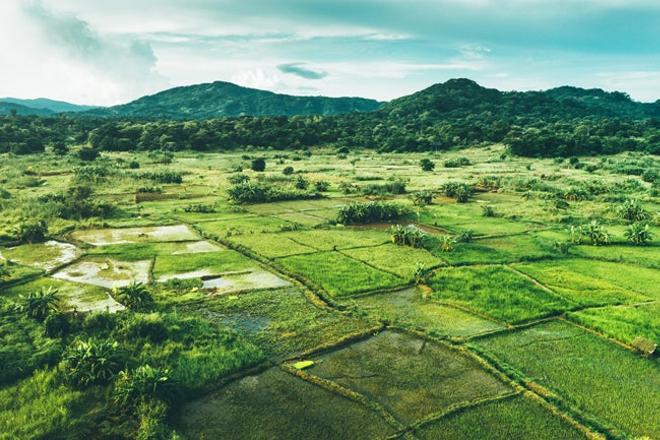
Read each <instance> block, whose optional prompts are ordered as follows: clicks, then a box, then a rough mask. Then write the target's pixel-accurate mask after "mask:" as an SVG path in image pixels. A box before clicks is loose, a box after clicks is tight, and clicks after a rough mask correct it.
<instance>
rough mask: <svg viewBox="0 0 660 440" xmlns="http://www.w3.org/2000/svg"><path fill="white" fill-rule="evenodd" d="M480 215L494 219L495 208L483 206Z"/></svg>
mask: <svg viewBox="0 0 660 440" xmlns="http://www.w3.org/2000/svg"><path fill="white" fill-rule="evenodd" d="M481 215H483V216H484V217H495V208H493V207H492V206H490V205H484V206H482V207H481Z"/></svg>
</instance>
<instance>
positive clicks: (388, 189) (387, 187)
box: [362, 179, 406, 196]
mask: <svg viewBox="0 0 660 440" xmlns="http://www.w3.org/2000/svg"><path fill="white" fill-rule="evenodd" d="M362 193H363V194H364V195H367V196H384V195H389V194H405V193H406V182H405V181H403V180H401V179H395V180H392V181H390V182H386V183H380V184H378V183H372V184H370V185H367V186H365V187H364V188H362Z"/></svg>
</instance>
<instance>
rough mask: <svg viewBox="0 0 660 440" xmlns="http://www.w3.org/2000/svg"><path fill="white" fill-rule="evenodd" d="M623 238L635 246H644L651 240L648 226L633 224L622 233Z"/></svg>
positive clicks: (651, 236)
mask: <svg viewBox="0 0 660 440" xmlns="http://www.w3.org/2000/svg"><path fill="white" fill-rule="evenodd" d="M624 235H625V237H626V238H627V239H628V240H629V241H631V242H632V243H633V244H636V245H644V244H646V243H648V242H650V241H651V240H653V235H652V234H651V230H650V229H649V225H648V224H642V223H633V224H631V225H629V226H628V227H627V228H626V230H625V231H624Z"/></svg>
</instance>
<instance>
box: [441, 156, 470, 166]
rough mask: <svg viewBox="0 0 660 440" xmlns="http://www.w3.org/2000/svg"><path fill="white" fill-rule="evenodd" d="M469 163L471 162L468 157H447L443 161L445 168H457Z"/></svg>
mask: <svg viewBox="0 0 660 440" xmlns="http://www.w3.org/2000/svg"><path fill="white" fill-rule="evenodd" d="M470 164H471V162H470V159H468V158H467V157H457V158H455V159H449V160H446V161H445V163H444V165H445V168H459V167H464V166H467V165H470Z"/></svg>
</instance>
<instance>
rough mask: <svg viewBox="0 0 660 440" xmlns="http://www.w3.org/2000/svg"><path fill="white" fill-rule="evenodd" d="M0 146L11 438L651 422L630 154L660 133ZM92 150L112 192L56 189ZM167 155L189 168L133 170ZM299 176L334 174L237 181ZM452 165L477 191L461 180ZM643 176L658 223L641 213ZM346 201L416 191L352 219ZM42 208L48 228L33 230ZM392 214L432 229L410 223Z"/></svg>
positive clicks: (5, 416) (656, 378)
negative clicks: (81, 154) (341, 145)
mask: <svg viewBox="0 0 660 440" xmlns="http://www.w3.org/2000/svg"><path fill="white" fill-rule="evenodd" d="M0 157H2V158H3V161H0V175H2V176H3V178H2V179H0V190H6V191H8V192H9V197H8V198H3V197H5V196H4V195H3V194H4V193H3V192H2V191H0V365H2V368H1V369H0V370H1V371H0V439H3V440H4V439H5V438H7V439H14V438H21V439H22V438H112V439H115V438H116V439H129V438H130V439H132V438H140V439H147V438H149V439H151V438H163V439H165V438H167V439H170V438H180V439H182V440H185V439H211V438H237V439H242V438H249V439H252V438H256V439H271V438H284V439H287V438H291V439H299V438H324V439H325V438H327V439H335V438H356V439H362V438H365V439H385V438H401V439H406V440H408V439H410V440H412V439H413V438H417V439H445V438H446V439H482V438H483V439H493V440H498V439H510V438H511V439H521V440H522V439H525V440H527V439H532V438H533V439H537V438H538V439H577V438H608V439H613V440H615V439H616V440H619V439H628V438H630V439H632V438H639V439H642V438H644V439H647V438H648V439H653V438H660V427H659V426H658V422H657V420H660V413H659V412H658V407H660V400H659V399H658V389H660V374H659V370H658V358H657V353H656V352H655V351H654V349H655V346H656V345H657V344H658V343H660V337H659V336H658V335H659V334H660V321H659V318H658V316H660V309H659V303H658V300H659V297H658V295H659V294H658V292H660V291H659V290H658V287H657V286H658V285H660V271H659V269H660V266H658V256H659V254H658V249H659V247H658V237H657V234H658V232H659V228H658V226H659V223H658V222H659V221H660V219H659V218H658V216H657V213H658V212H660V198H659V197H658V191H657V183H656V184H653V183H651V182H648V181H644V180H642V179H641V177H640V176H639V175H637V174H635V175H626V176H623V175H622V174H620V173H619V172H616V171H615V170H617V169H618V167H620V166H623V165H622V164H627V163H628V162H630V161H636V163H637V161H638V162H640V163H641V162H644V163H646V164H656V163H657V160H656V159H654V158H653V156H651V155H648V154H646V155H645V154H641V153H640V154H639V155H632V154H627V153H622V154H618V155H613V156H608V157H607V158H605V159H604V160H603V161H601V160H600V159H597V158H593V157H581V158H579V163H584V164H588V165H589V166H590V167H589V170H586V169H585V167H586V166H587V165H584V166H582V165H580V166H575V164H573V163H571V162H570V161H568V160H563V161H558V160H553V159H541V158H535V159H531V158H520V157H516V156H511V155H510V154H508V153H507V150H506V148H505V147H504V146H502V145H491V146H489V147H486V148H465V149H460V150H450V151H445V152H429V153H405V154H402V153H377V152H375V151H361V150H355V151H351V152H349V153H348V154H347V155H346V156H344V155H343V154H338V153H337V151H336V149H335V148H314V149H311V150H309V152H303V151H279V150H272V151H271V150H263V151H252V150H250V149H247V150H246V151H240V152H238V151H235V152H234V151H229V152H224V153H200V152H190V151H182V152H175V153H173V154H172V155H171V157H170V156H169V155H168V154H165V153H162V152H160V153H159V152H136V153H125V152H104V153H103V154H102V156H101V157H100V158H98V159H97V160H96V161H94V162H92V163H84V162H82V161H80V160H78V159H76V158H74V157H73V156H63V157H60V156H57V157H56V156H53V155H52V154H50V153H44V154H43V155H38V156H34V157H25V156H19V155H8V154H0ZM256 157H263V158H265V160H266V164H267V166H266V170H265V171H264V172H256V171H254V170H251V169H250V163H251V161H252V160H253V159H254V158H256ZM458 157H465V158H468V159H469V162H470V165H466V166H462V167H448V168H446V167H443V163H444V161H445V160H449V159H456V158H458ZM421 159H430V160H432V161H433V162H434V163H436V168H435V170H434V171H422V170H421V169H420V164H419V163H420V160H421ZM132 161H135V162H139V168H128V163H130V162H132ZM170 161H171V162H170ZM287 166H292V167H293V168H294V170H295V171H294V173H293V174H292V175H285V174H284V173H283V170H284V169H285V168H286V167H287ZM650 166H651V165H649V167H650ZM80 167H83V168H90V169H91V168H93V170H92V171H90V172H101V174H103V173H107V174H106V175H105V176H102V177H99V178H98V179H91V180H83V181H82V184H84V185H87V186H89V188H90V189H91V190H92V195H91V196H90V199H89V200H87V201H86V203H87V202H89V203H92V202H93V203H108V204H111V205H112V208H113V209H112V210H110V211H109V212H108V213H104V214H98V215H92V216H90V217H88V218H82V219H79V218H76V217H75V216H70V217H69V218H65V217H64V216H62V215H61V211H62V206H61V205H59V204H60V203H63V202H61V200H65V199H66V197H67V194H69V193H70V192H69V191H70V190H71V189H72V188H75V187H76V185H80V184H81V180H80V179H79V178H77V174H76V173H78V172H79V170H78V168H80ZM594 167H595V168H594ZM96 168H99V169H100V170H101V171H99V170H97V169H96ZM239 169H240V170H242V171H238V170H239ZM94 170H96V171H94ZM163 170H169V171H173V172H176V173H181V178H182V180H183V181H182V183H157V182H153V181H151V180H147V179H144V178H136V177H134V176H135V175H136V173H148V172H160V171H163ZM299 177H302V178H304V179H307V180H308V181H309V182H310V187H311V186H313V185H314V183H315V182H318V181H321V180H322V181H325V182H329V185H330V186H329V187H328V188H323V192H322V197H321V198H315V199H308V200H306V199H303V200H299V199H295V200H286V201H273V202H259V203H253V204H251V203H244V204H241V203H236V202H233V201H232V200H230V197H229V194H228V192H227V190H228V189H230V188H231V187H232V185H233V184H232V183H231V182H232V181H238V180H241V179H243V180H244V179H245V178H248V179H249V180H250V182H253V183H255V182H259V184H260V185H263V186H264V187H270V186H272V187H273V188H279V189H280V190H282V191H284V190H288V189H290V188H293V187H294V185H295V184H296V182H297V181H298V178H299ZM34 179H42V180H43V182H42V183H40V185H39V186H31V185H32V184H34V182H33V180H34ZM394 181H396V182H403V184H404V185H405V188H406V190H405V191H406V192H405V193H397V194H393V193H389V192H388V190H386V189H385V190H383V189H382V188H387V187H388V185H389V186H391V185H392V183H393V182H394ZM448 182H463V183H465V184H467V185H469V186H470V187H471V188H472V189H473V190H474V191H473V193H472V195H471V196H470V197H468V199H467V200H466V201H465V202H463V203H459V202H457V201H456V200H455V198H453V197H448V196H446V195H445V193H444V192H445V188H446V187H445V186H444V185H445V184H447V183H448ZM303 183H304V182H303ZM365 188H370V189H369V191H371V194H369V195H367V194H365ZM374 188H376V189H375V190H374ZM378 188H381V189H378ZM369 191H367V192H369ZM374 191H375V194H374ZM379 191H381V192H383V193H382V194H381V193H378V192H379ZM418 191H429V192H431V193H432V194H430V198H428V199H427V200H426V201H422V202H423V203H422V202H419V199H417V198H416V193H417V192H418ZM395 192H400V191H395ZM427 195H428V194H427ZM414 200H415V201H417V202H418V203H421V204H417V205H415V204H414V203H413V201H414ZM631 200H632V201H633V202H634V203H633V205H634V206H637V205H635V203H638V205H639V206H638V207H637V208H635V209H643V210H644V212H646V214H644V212H642V214H640V215H641V216H642V217H644V218H645V220H644V221H643V222H645V223H648V224H649V231H651V233H652V235H654V236H653V238H652V239H651V240H650V241H649V242H648V243H646V244H643V245H636V244H633V243H632V242H631V241H630V240H628V239H627V238H626V236H625V231H626V230H627V229H628V228H629V223H630V222H629V221H628V220H626V219H625V218H623V217H622V214H621V212H622V211H621V210H622V205H623V203H624V202H626V203H632V202H630V201H631ZM368 202H369V203H370V202H378V203H376V205H373V204H371V205H365V203H368ZM426 202H430V204H424V203H426ZM355 203H357V204H358V205H353V207H355V206H360V207H362V208H360V209H366V208H365V207H366V206H372V207H373V206H389V205H388V204H389V203H396V204H398V205H399V206H406V207H407V208H409V209H410V212H408V213H406V214H405V215H404V216H402V217H399V218H396V219H392V220H391V221H384V220H382V219H381V218H369V219H368V220H366V221H365V223H364V224H355V225H343V224H341V222H340V221H339V219H340V218H339V217H338V214H339V213H340V211H341V210H342V207H344V206H347V205H350V204H355ZM634 206H633V207H634ZM487 207H488V208H487ZM640 207H641V208H640ZM355 209H358V208H355ZM382 209H385V208H382ZM343 212H344V213H345V212H347V211H346V210H344V211H343ZM31 219H35V220H37V219H39V220H44V221H45V222H46V226H47V229H46V230H45V231H42V232H43V237H36V239H34V240H32V238H34V237H19V235H18V232H20V231H21V228H23V230H24V231H25V230H26V228H27V227H28V226H30V227H35V225H30V224H28V223H29V220H31ZM594 220H596V221H598V222H599V223H598V224H597V225H596V226H589V224H590V222H592V221H594ZM397 224H399V225H401V226H406V225H408V224H413V225H415V226H416V227H417V228H419V229H420V230H421V231H423V233H424V234H425V235H426V237H425V239H424V240H423V246H421V247H412V246H409V245H407V244H406V243H399V244H395V242H394V241H393V237H392V231H391V227H392V226H394V225H397ZM36 226H38V225H36ZM571 227H573V233H571ZM590 227H591V228H592V229H593V228H596V230H600V229H598V228H602V230H604V231H606V232H607V233H608V234H609V243H603V244H602V245H599V246H595V245H593V244H592V240H591V238H590V237H589V228H590ZM27 229H29V228H27ZM17 231H18V232H17ZM577 231H582V232H581V233H580V234H578V233H577ZM28 232H30V231H29V230H28ZM37 232H39V231H37ZM576 234H577V235H576ZM37 235H39V234H37ZM28 241H35V243H28ZM573 241H575V243H574V242H573ZM578 242H579V243H578ZM408 244H410V243H408ZM133 282H140V283H142V284H143V287H144V288H145V289H146V293H144V292H142V293H140V291H141V290H140V286H138V287H137V288H136V287H128V286H131V285H132V283H133ZM48 288H53V289H56V290H57V294H56V295H55V297H56V300H55V301H53V302H52V303H50V302H49V301H50V300H49V299H48V298H47V297H46V298H43V297H41V296H40V295H42V292H44V291H46V289H48ZM136 290H137V293H136ZM131 292H132V293H131ZM131 295H136V296H135V297H132V296H131ZM140 295H145V297H146V299H144V301H141V300H140V298H141V296H140ZM97 351H98V353H97ZM81 353H87V354H86V355H85V356H86V357H84V360H83V361H81V363H80V364H76V363H75V362H77V361H74V360H75V359H78V357H80V356H82V355H81ZM99 359H100V361H99ZM97 362H100V363H97ZM87 363H89V364H87ZM100 365H103V366H105V367H103V366H100ZM257 365H258V366H260V368H258V369H257V370H253V368H254V367H256V366H257ZM88 366H89V367H90V369H91V366H93V373H89V374H90V377H92V379H90V382H89V383H87V382H85V383H82V382H81V379H80V377H81V376H82V375H83V374H86V373H85V372H86V371H87V370H85V368H87V367H88ZM104 368H106V369H104ZM120 396H123V398H125V399H127V400H126V401H124V402H123V403H121V404H118V403H117V400H118V399H120ZM541 399H545V403H544V404H541Z"/></svg>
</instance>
